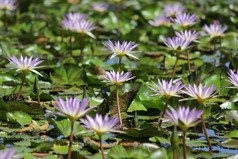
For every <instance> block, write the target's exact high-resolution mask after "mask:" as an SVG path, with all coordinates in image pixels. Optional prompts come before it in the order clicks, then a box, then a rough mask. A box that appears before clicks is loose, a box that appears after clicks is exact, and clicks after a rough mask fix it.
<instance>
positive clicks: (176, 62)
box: [172, 53, 180, 79]
mask: <svg viewBox="0 0 238 159" xmlns="http://www.w3.org/2000/svg"><path fill="white" fill-rule="evenodd" d="M179 56H180V54H179V53H177V56H176V61H175V65H174V70H173V74H172V79H174V75H175V72H176V68H177V65H178V60H179Z"/></svg>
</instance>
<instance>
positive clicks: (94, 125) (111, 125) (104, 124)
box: [80, 114, 122, 135]
mask: <svg viewBox="0 0 238 159" xmlns="http://www.w3.org/2000/svg"><path fill="white" fill-rule="evenodd" d="M80 120H81V121H82V123H83V124H84V125H82V126H83V127H85V128H86V129H89V130H90V131H91V132H96V133H97V134H98V135H103V134H104V133H106V132H116V133H122V131H119V130H116V129H118V128H120V127H121V125H120V124H118V122H119V119H118V118H114V117H112V118H111V119H110V118H109V117H108V114H106V115H105V117H104V118H103V117H102V115H101V114H96V116H95V117H94V119H93V118H92V117H90V116H89V115H86V119H80Z"/></svg>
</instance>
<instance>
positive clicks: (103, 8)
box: [92, 3, 109, 13]
mask: <svg viewBox="0 0 238 159" xmlns="http://www.w3.org/2000/svg"><path fill="white" fill-rule="evenodd" d="M108 8H109V4H106V3H92V9H93V10H95V11H97V12H100V13H101V12H105V11H107V10H108Z"/></svg>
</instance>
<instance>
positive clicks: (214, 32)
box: [203, 23, 227, 38]
mask: <svg viewBox="0 0 238 159" xmlns="http://www.w3.org/2000/svg"><path fill="white" fill-rule="evenodd" d="M203 29H204V30H205V31H206V32H207V34H208V35H210V36H211V38H218V37H221V36H223V35H224V32H225V31H226V29H227V26H224V27H223V28H222V26H221V25H220V24H218V23H215V24H210V26H208V25H205V26H204V27H203Z"/></svg>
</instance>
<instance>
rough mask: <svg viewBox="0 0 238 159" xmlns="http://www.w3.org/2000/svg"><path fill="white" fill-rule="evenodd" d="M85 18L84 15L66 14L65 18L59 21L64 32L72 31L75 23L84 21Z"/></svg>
mask: <svg viewBox="0 0 238 159" xmlns="http://www.w3.org/2000/svg"><path fill="white" fill-rule="evenodd" d="M86 17H87V15H86V14H81V13H68V14H67V15H66V17H65V18H64V19H63V20H62V21H61V26H62V27H63V28H64V29H66V30H70V31H73V29H74V25H75V23H76V22H79V21H82V20H85V19H86Z"/></svg>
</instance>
